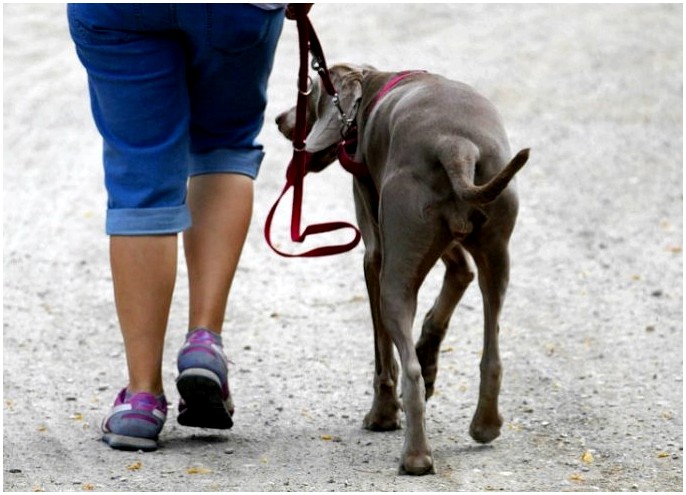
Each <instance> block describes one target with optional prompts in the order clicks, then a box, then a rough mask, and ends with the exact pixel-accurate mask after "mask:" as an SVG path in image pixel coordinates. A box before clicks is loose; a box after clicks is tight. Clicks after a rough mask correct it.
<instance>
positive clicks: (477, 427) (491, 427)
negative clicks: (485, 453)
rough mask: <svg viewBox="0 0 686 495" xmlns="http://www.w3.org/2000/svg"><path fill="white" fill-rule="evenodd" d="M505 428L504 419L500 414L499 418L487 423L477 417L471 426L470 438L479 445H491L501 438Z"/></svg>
mask: <svg viewBox="0 0 686 495" xmlns="http://www.w3.org/2000/svg"><path fill="white" fill-rule="evenodd" d="M502 426H503V418H502V417H501V416H500V415H499V414H498V416H497V418H495V419H494V420H491V421H485V420H482V419H480V418H479V417H477V416H475V417H474V419H473V420H472V424H471V425H470V426H469V436H471V437H472V438H473V439H474V440H475V441H477V442H479V443H490V442H492V441H493V440H495V439H496V438H498V437H499V436H500V429H501V427H502Z"/></svg>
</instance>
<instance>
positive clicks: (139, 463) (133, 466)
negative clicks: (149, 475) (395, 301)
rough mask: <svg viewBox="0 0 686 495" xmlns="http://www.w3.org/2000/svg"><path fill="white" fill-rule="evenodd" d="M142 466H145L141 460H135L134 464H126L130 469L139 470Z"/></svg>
mask: <svg viewBox="0 0 686 495" xmlns="http://www.w3.org/2000/svg"><path fill="white" fill-rule="evenodd" d="M142 467H143V463H142V462H140V461H137V462H134V463H133V464H129V465H128V466H126V469H128V470H129V471H138V470H140V468H142Z"/></svg>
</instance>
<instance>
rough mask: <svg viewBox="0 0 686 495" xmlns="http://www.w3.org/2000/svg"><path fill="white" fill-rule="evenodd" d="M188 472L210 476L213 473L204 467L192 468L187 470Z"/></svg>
mask: <svg viewBox="0 0 686 495" xmlns="http://www.w3.org/2000/svg"><path fill="white" fill-rule="evenodd" d="M186 472H187V473H188V474H209V473H211V472H212V471H210V470H209V469H207V468H204V467H192V468H188V469H187V470H186Z"/></svg>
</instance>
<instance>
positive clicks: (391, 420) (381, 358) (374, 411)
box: [364, 245, 400, 431]
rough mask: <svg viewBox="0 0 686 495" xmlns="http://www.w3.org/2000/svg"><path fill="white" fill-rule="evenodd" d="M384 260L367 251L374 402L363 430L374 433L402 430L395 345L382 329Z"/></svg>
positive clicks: (369, 248)
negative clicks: (372, 330) (380, 282)
mask: <svg viewBox="0 0 686 495" xmlns="http://www.w3.org/2000/svg"><path fill="white" fill-rule="evenodd" d="M380 267H381V259H380V255H379V253H378V251H377V250H376V249H375V248H374V246H373V245H372V246H370V247H368V248H367V252H366V253H365V259H364V275H365V280H366V282H367V292H368V293H369V304H370V308H371V314H372V322H373V325H374V400H373V402H372V407H371V409H370V411H369V412H368V413H367V415H366V416H365V417H364V427H365V428H366V429H368V430H372V431H391V430H397V429H399V428H400V415H399V411H400V402H399V401H398V395H397V383H398V363H397V362H396V360H395V356H394V355H393V342H392V341H391V339H390V337H389V335H388V332H387V331H386V329H385V328H383V322H382V320H381V313H380V300H379V298H380V294H379V270H380Z"/></svg>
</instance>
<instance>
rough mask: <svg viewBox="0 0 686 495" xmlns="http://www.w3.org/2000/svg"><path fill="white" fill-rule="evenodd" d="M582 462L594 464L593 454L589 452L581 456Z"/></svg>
mask: <svg viewBox="0 0 686 495" xmlns="http://www.w3.org/2000/svg"><path fill="white" fill-rule="evenodd" d="M581 462H584V463H586V464H590V463H592V462H593V454H591V451H590V450H587V451H586V452H584V453H583V454H581Z"/></svg>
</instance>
